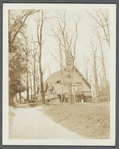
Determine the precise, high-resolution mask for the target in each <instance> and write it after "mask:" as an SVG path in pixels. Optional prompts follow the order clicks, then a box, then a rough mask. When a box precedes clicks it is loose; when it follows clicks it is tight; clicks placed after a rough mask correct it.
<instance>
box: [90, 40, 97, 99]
mask: <svg viewBox="0 0 119 149" xmlns="http://www.w3.org/2000/svg"><path fill="white" fill-rule="evenodd" d="M91 44H92V58H93V76H94V88H95V96H96V101H97V100H98V93H99V85H98V74H97V70H98V66H97V47H94V44H93V42H91Z"/></svg>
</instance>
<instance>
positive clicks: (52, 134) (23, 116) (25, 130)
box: [9, 106, 81, 139]
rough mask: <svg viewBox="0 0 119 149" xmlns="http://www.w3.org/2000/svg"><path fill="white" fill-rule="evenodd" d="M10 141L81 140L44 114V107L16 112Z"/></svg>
mask: <svg viewBox="0 0 119 149" xmlns="http://www.w3.org/2000/svg"><path fill="white" fill-rule="evenodd" d="M14 112H15V116H14V119H13V124H12V126H11V128H10V130H9V138H10V139H81V137H80V136H79V135H77V134H75V133H72V132H70V131H69V130H67V129H66V128H64V127H62V126H61V125H59V124H57V123H55V122H54V121H52V120H51V119H50V118H49V117H47V116H46V115H44V114H43V112H42V106H39V107H34V108H32V107H29V108H18V109H17V110H15V111H14Z"/></svg>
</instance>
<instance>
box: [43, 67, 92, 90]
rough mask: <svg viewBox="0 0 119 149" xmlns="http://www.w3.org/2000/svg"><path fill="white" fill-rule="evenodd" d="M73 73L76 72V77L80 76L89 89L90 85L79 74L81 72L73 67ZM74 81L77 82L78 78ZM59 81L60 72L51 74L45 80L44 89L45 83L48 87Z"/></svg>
mask: <svg viewBox="0 0 119 149" xmlns="http://www.w3.org/2000/svg"><path fill="white" fill-rule="evenodd" d="M75 72H77V73H78V75H80V76H81V78H82V79H83V81H85V83H86V84H87V85H88V87H89V88H91V85H90V84H89V83H88V81H87V80H86V79H85V78H84V76H83V75H82V74H81V72H80V71H79V70H78V69H77V68H76V67H75ZM76 79H77V80H78V78H75V80H76ZM59 80H61V70H59V71H57V72H55V73H53V74H51V75H50V76H49V77H48V78H47V80H46V81H45V83H44V88H45V87H46V84H47V83H48V86H53V85H54V84H55V83H56V81H59ZM73 83H75V82H74V79H73Z"/></svg>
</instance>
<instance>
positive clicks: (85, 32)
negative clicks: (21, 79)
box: [26, 9, 109, 81]
mask: <svg viewBox="0 0 119 149" xmlns="http://www.w3.org/2000/svg"><path fill="white" fill-rule="evenodd" d="M45 11H47V10H45ZM64 11H65V13H66V21H67V30H68V31H69V32H71V33H73V32H74V27H75V26H74V25H75V22H77V18H78V17H79V18H80V22H79V24H78V39H77V45H76V59H75V64H76V66H77V67H78V69H79V70H80V71H81V72H82V73H83V69H84V64H83V63H84V60H83V55H84V54H85V56H87V57H88V58H89V59H90V62H91V63H92V57H91V38H93V41H94V43H96V42H97V41H96V38H95V35H94V33H93V26H95V25H96V22H95V21H94V20H93V19H92V18H91V16H90V15H89V14H88V12H87V10H82V9H81V10H80V9H76V10H75V9H65V10H50V11H49V13H48V14H47V16H48V17H49V18H50V19H47V20H46V21H45V24H44V27H43V41H44V44H43V49H42V51H43V53H42V66H43V69H44V68H45V67H46V66H47V65H49V67H50V69H51V73H54V72H56V71H57V70H59V69H60V65H59V63H58V62H57V61H56V60H55V58H54V57H53V56H52V55H51V53H50V52H52V54H53V55H54V56H55V57H57V59H58V58H59V57H58V54H57V50H58V44H57V42H56V40H55V38H54V37H53V36H51V35H53V32H52V31H51V29H52V27H53V28H57V21H56V18H55V16H56V15H57V12H58V13H59V14H61V15H62V14H63V12H64ZM88 11H89V12H90V13H92V14H94V10H88ZM94 15H95V14H94ZM35 18H37V14H35V15H32V16H30V17H29V18H28V20H27V21H26V23H27V34H28V37H29V42H30V41H31V40H32V38H33V39H34V40H35V41H37V34H36V31H37V26H36V23H35V21H34V19H35ZM96 44H97V43H96ZM104 50H105V53H106V54H105V57H106V61H109V60H108V58H109V55H108V54H109V53H108V51H109V49H108V48H107V46H106V45H105V47H104ZM49 51H50V52H49ZM98 54H100V52H98ZM99 57H100V56H99ZM48 76H49V72H48V69H46V71H45V74H44V81H45V80H46V79H47V78H48Z"/></svg>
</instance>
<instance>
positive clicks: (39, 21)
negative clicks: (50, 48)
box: [34, 10, 49, 103]
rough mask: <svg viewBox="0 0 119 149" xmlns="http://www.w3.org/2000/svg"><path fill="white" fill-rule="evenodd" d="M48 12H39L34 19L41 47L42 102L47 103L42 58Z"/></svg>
mask: <svg viewBox="0 0 119 149" xmlns="http://www.w3.org/2000/svg"><path fill="white" fill-rule="evenodd" d="M48 12H49V11H47V12H44V10H41V13H40V12H38V17H37V19H34V20H35V22H36V25H37V40H38V41H37V42H38V46H39V72H40V82H41V94H42V101H43V103H45V92H44V85H43V71H42V63H41V57H42V45H43V42H42V38H43V26H44V22H45V20H46V19H48V17H47V16H46V15H47V13H48Z"/></svg>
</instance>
